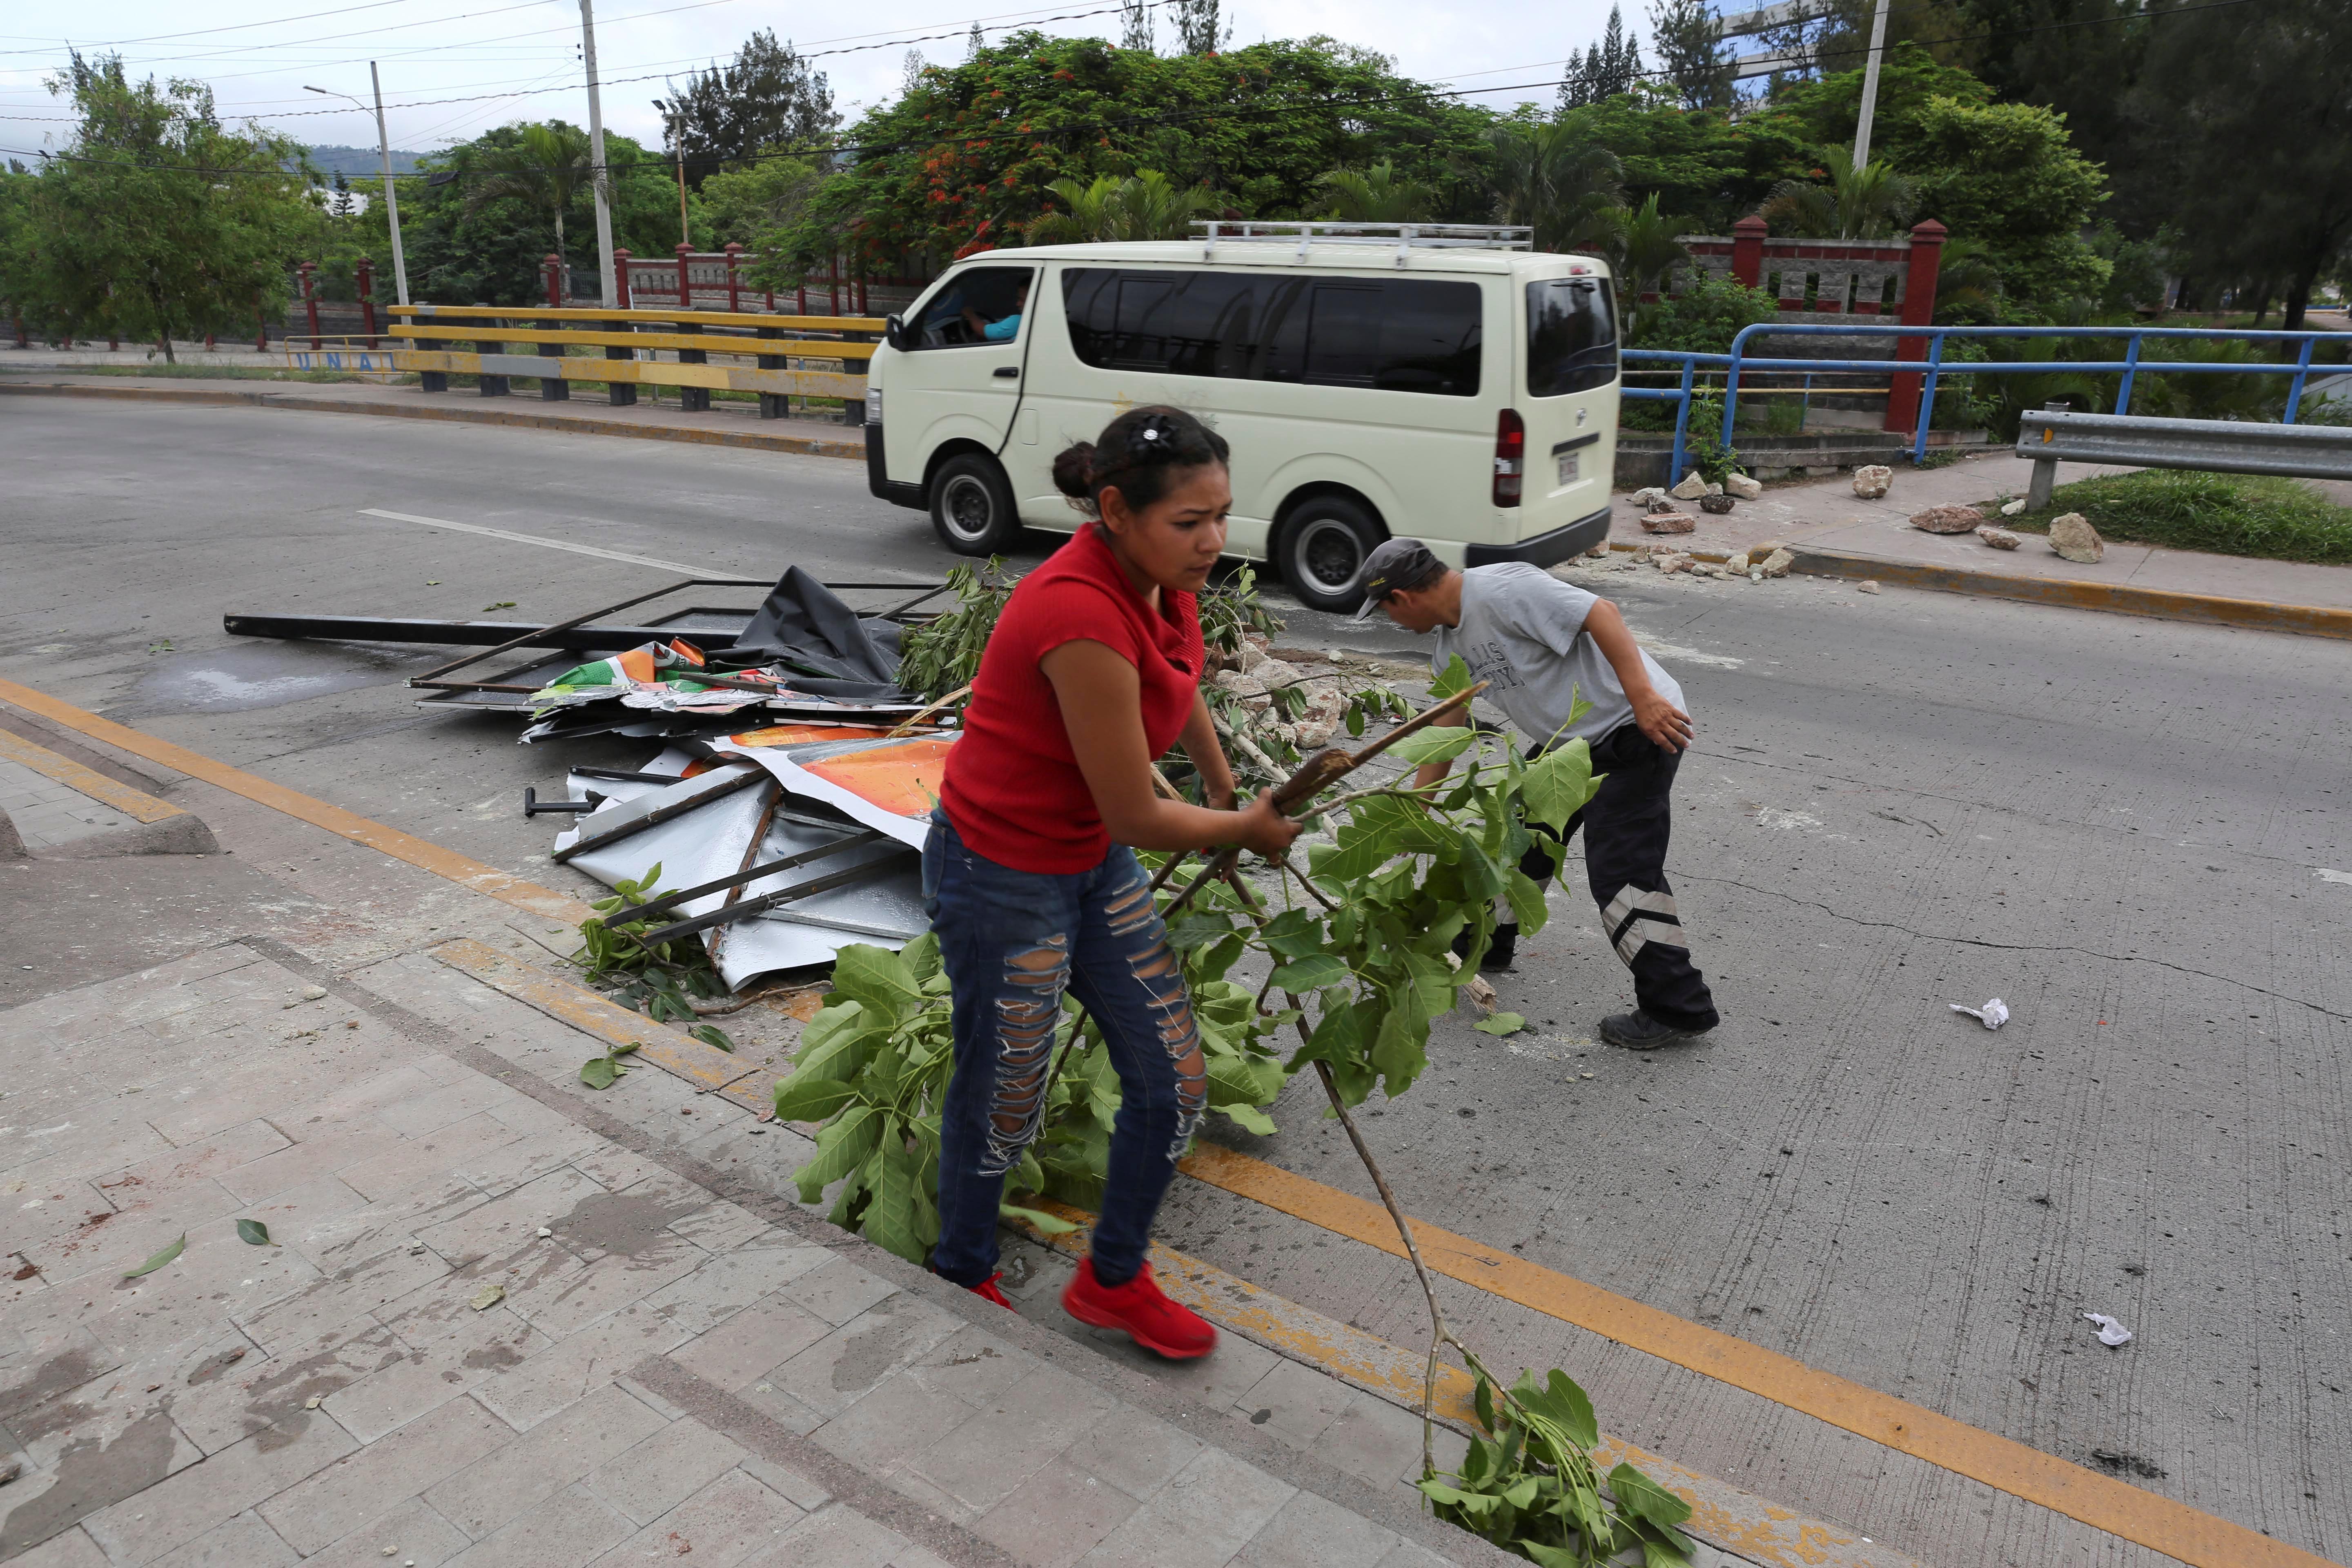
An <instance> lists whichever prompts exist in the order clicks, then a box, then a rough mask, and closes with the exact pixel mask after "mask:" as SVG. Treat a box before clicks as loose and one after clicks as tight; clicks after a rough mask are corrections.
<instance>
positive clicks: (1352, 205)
mask: <svg viewBox="0 0 2352 1568" xmlns="http://www.w3.org/2000/svg"><path fill="white" fill-rule="evenodd" d="M1316 184H1319V185H1321V186H1322V187H1323V188H1324V189H1325V190H1326V191H1328V192H1329V193H1330V195H1331V216H1332V217H1334V218H1335V219H1337V220H1338V221H1339V222H1341V223H1412V222H1415V221H1417V220H1419V219H1421V218H1425V217H1427V216H1429V209H1430V207H1431V206H1432V205H1434V204H1435V203H1436V200H1437V187H1436V186H1434V185H1433V184H1429V183H1428V182H1427V181H1425V180H1415V179H1411V178H1407V179H1399V178H1398V177H1397V172H1396V164H1395V163H1393V162H1391V161H1390V160H1388V159H1385V158H1383V159H1382V160H1381V162H1379V163H1375V164H1373V165H1372V166H1371V167H1370V168H1369V169H1366V170H1364V171H1362V172H1361V173H1358V172H1357V171H1356V170H1354V169H1334V170H1332V171H1331V172H1330V173H1329V174H1326V175H1324V176H1323V177H1322V178H1321V179H1320V180H1318V181H1317V182H1316Z"/></svg>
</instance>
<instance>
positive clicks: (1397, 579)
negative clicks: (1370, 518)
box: [1353, 539, 1445, 621]
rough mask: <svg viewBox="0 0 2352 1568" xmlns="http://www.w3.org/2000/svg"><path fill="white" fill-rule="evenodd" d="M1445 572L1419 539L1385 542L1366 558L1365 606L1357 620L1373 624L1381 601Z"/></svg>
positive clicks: (1358, 612)
mask: <svg viewBox="0 0 2352 1568" xmlns="http://www.w3.org/2000/svg"><path fill="white" fill-rule="evenodd" d="M1444 570H1445V563H1444V562H1442V561H1440V560H1439V559H1438V558H1437V557H1436V556H1435V555H1433V554H1432V553H1431V552H1430V548H1429V546H1428V545H1426V544H1423V542H1421V541H1420V540H1418V539H1385V540H1382V541H1381V542H1380V543H1379V544H1377V545H1374V546H1373V547H1372V552H1371V553H1370V555H1368V556H1366V557H1365V558H1364V603H1363V606H1362V607H1361V608H1360V609H1359V610H1357V612H1356V614H1355V616H1354V617H1353V618H1354V619H1355V620H1358V621H1369V620H1370V619H1371V618H1372V613H1373V612H1374V611H1376V610H1378V609H1379V608H1380V607H1381V601H1383V600H1385V599H1386V598H1387V597H1388V596H1389V595H1391V594H1393V593H1395V592H1396V591H1397V590H1399V589H1400V588H1406V589H1410V588H1418V587H1420V586H1421V585H1422V584H1423V583H1426V582H1428V581H1429V580H1430V579H1431V578H1432V577H1434V576H1436V575H1437V574H1439V573H1441V572H1443V571H1444Z"/></svg>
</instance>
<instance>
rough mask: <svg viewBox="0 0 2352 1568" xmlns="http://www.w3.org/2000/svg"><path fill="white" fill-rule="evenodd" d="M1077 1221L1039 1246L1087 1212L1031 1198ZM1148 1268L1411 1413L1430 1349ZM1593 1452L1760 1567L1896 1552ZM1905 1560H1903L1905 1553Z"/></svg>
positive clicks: (1445, 1417)
mask: <svg viewBox="0 0 2352 1568" xmlns="http://www.w3.org/2000/svg"><path fill="white" fill-rule="evenodd" d="M1035 1206H1037V1207H1039V1208H1042V1209H1045V1210H1046V1211H1047V1212H1049V1213H1052V1214H1054V1215H1058V1216H1059V1217H1061V1218H1063V1219H1066V1220H1068V1221H1070V1222H1071V1223H1072V1224H1074V1225H1076V1226H1078V1228H1077V1229H1076V1230H1075V1231H1071V1232H1068V1233H1066V1234H1064V1235H1060V1236H1052V1235H1048V1234H1047V1233H1045V1232H1044V1231H1042V1230H1037V1229H1034V1228H1032V1227H1030V1226H1023V1227H1022V1228H1023V1229H1024V1230H1026V1231H1028V1234H1029V1235H1030V1236H1031V1237H1033V1238H1034V1239H1035V1240H1036V1241H1038V1242H1039V1243H1041V1244H1043V1245H1044V1246H1046V1247H1052V1248H1054V1249H1055V1251H1057V1252H1062V1253H1066V1254H1067V1255H1069V1256H1070V1257H1073V1258H1082V1257H1084V1256H1085V1255H1086V1251H1087V1235H1088V1233H1089V1231H1090V1230H1091V1229H1092V1226H1093V1224H1094V1215H1090V1214H1088V1213H1087V1212H1086V1211H1085V1210H1084V1209H1076V1208H1072V1207H1070V1206H1069V1205H1066V1204H1059V1203H1055V1202H1054V1201H1053V1200H1051V1199H1042V1200H1039V1202H1038V1203H1037V1205H1035ZM1151 1271H1152V1275H1153V1278H1155V1279H1158V1280H1159V1281H1160V1287H1161V1289H1165V1290H1166V1291H1167V1292H1168V1294H1169V1295H1170V1296H1171V1297H1172V1298H1173V1299H1175V1300H1178V1301H1181V1302H1182V1303H1183V1304H1184V1305H1185V1306H1188V1307H1190V1308H1192V1310H1194V1311H1196V1312H1198V1313H1200V1314H1201V1316H1202V1317H1204V1318H1206V1319H1208V1320H1209V1321H1211V1322H1213V1323H1215V1324H1216V1325H1217V1326H1218V1327H1220V1328H1223V1329H1228V1330H1231V1331H1233V1332H1234V1333H1238V1334H1240V1335H1242V1336H1244V1338H1246V1339H1252V1340H1255V1341H1256V1342H1258V1343H1260V1344H1262V1345H1265V1346H1267V1347H1268V1348H1269V1349H1271V1350H1273V1351H1274V1352H1276V1354H1279V1355H1283V1356H1286V1357H1287V1358H1289V1359H1290V1360H1292V1361H1296V1362H1299V1363H1303V1364H1305V1365H1307V1366H1311V1367H1316V1368H1318V1369H1320V1370H1321V1371H1323V1372H1327V1373H1330V1374H1331V1375H1332V1376H1333V1377H1336V1378H1338V1379H1339V1381H1340V1382H1342V1383H1346V1384H1350V1385H1352V1386H1354V1387H1357V1388H1360V1389H1362V1390H1364V1391H1365V1392H1366V1393H1369V1394H1376V1395H1378V1396H1379V1397H1381V1398H1382V1399H1386V1400H1389V1401H1391V1403H1393V1404H1397V1405H1403V1406H1405V1407H1406V1408H1408V1409H1411V1410H1412V1411H1414V1412H1415V1413H1418V1412H1419V1411H1420V1409H1421V1399H1422V1387H1423V1384H1422V1380H1423V1377H1424V1376H1425V1375H1426V1373H1427V1366H1428V1360H1427V1356H1428V1352H1426V1351H1421V1352H1415V1351H1410V1350H1407V1349H1406V1348H1405V1347H1403V1346H1402V1345H1398V1344H1391V1342H1389V1341H1387V1340H1384V1339H1381V1338H1380V1337H1379V1336H1377V1335H1374V1334H1368V1333H1366V1332H1364V1331H1362V1330H1361V1329H1359V1328H1356V1327H1354V1326H1353V1325H1351V1324H1348V1323H1343V1322H1340V1321H1338V1320H1336V1319H1333V1318H1327V1317H1325V1316H1324V1315H1323V1314H1322V1313H1320V1312H1318V1311H1316V1310H1314V1309H1313V1308H1311V1307H1302V1306H1300V1305H1299V1304H1298V1303H1297V1302H1296V1301H1292V1300H1286V1299H1285V1298H1283V1297H1280V1296H1277V1295H1276V1294H1275V1293H1274V1292H1273V1291H1271V1290H1265V1289H1260V1288H1259V1287H1257V1286H1255V1285H1253V1284H1251V1283H1250V1282H1249V1281H1248V1280H1246V1279H1242V1278H1240V1277H1239V1276H1238V1275H1234V1274H1228V1273H1226V1272H1225V1271H1224V1270H1223V1269H1222V1268H1218V1267H1217V1266H1216V1265H1215V1264H1213V1263H1204V1262H1202V1260H1201V1259H1199V1258H1194V1257H1192V1256H1191V1255H1190V1254H1188V1253H1182V1252H1179V1251H1177V1250H1176V1249H1175V1248H1174V1247H1167V1246H1163V1245H1161V1244H1160V1243H1158V1242H1154V1243H1153V1244H1152V1247H1151ZM1472 1387H1473V1384H1472V1381H1471V1377H1470V1374H1469V1373H1466V1372H1465V1371H1463V1370H1462V1369H1461V1368H1460V1367H1458V1366H1453V1365H1449V1364H1447V1363H1444V1362H1441V1363H1438V1368H1437V1398H1436V1401H1435V1404H1434V1406H1433V1412H1434V1414H1435V1415H1436V1417H1437V1419H1438V1420H1439V1421H1440V1422H1443V1423H1444V1424H1445V1425H1447V1426H1452V1427H1454V1429H1455V1430H1457V1431H1460V1432H1463V1433H1465V1434H1466V1433H1469V1432H1473V1431H1475V1430H1477V1415H1476V1412H1475V1410H1474V1409H1473V1408H1472V1406H1471V1403H1470V1396H1471V1393H1472ZM1593 1457H1594V1458H1595V1459H1596V1460H1597V1461H1598V1462H1599V1464H1600V1466H1601V1470H1602V1471H1603V1472H1604V1473H1605V1472H1606V1471H1608V1470H1609V1469H1611V1468H1613V1467H1614V1466H1615V1465H1616V1464H1617V1462H1618V1461H1619V1460H1621V1459H1622V1460H1623V1461H1625V1462H1626V1463H1627V1464H1630V1465H1632V1466H1633V1467H1634V1468H1636V1469H1639V1470H1641V1471H1643V1472H1644V1473H1645V1474H1647V1475H1648V1476H1649V1477H1650V1479H1652V1480H1654V1481H1656V1482H1657V1483H1658V1484H1659V1485H1660V1486H1663V1487H1664V1488H1665V1489H1667V1490H1668V1491H1671V1492H1673V1493H1674V1494H1675V1496H1677V1497H1679V1498H1681V1499H1682V1500H1684V1501H1685V1502H1686V1503H1688V1504H1690V1505H1691V1517H1690V1521H1689V1525H1688V1529H1689V1530H1690V1531H1691V1533H1692V1534H1694V1535H1696V1536H1698V1537H1699V1538H1700V1539H1701V1540H1703V1541H1706V1542H1710V1543H1712V1544H1714V1545H1717V1546H1719V1547H1722V1548H1723V1549H1724V1550H1725V1551H1727V1552H1738V1554H1739V1555H1740V1556H1742V1557H1743V1558H1745V1559H1747V1560H1748V1561H1749V1562H1752V1563H1763V1564H1766V1565H1767V1568H1848V1565H1851V1568H1885V1564H1886V1563H1889V1562H1890V1561H1892V1560H1894V1559H1895V1555H1896V1554H1895V1553H1894V1552H1889V1551H1888V1550H1887V1549H1886V1548H1885V1547H1881V1546H1874V1545H1873V1544H1872V1543H1871V1542H1870V1541H1869V1540H1868V1539H1867V1538H1865V1537H1864V1536H1863V1535H1861V1534H1859V1533H1858V1532H1856V1531H1851V1530H1847V1529H1844V1528H1843V1527H1841V1526H1838V1525H1833V1524H1829V1523H1825V1522H1823V1521H1820V1520H1812V1519H1806V1518H1803V1517H1802V1516H1801V1515H1799V1514H1797V1513H1796V1512H1794V1511H1793V1510H1789V1509H1786V1508H1782V1507H1780V1505H1778V1504H1776V1503H1772V1502H1769V1501H1768V1500H1765V1499H1763V1498H1760V1497H1758V1496H1757V1495H1755V1494H1754V1493H1753V1492H1748V1491H1743V1490H1741V1489H1739V1488H1738V1487H1735V1486H1732V1485H1730V1484H1729V1483H1727V1482H1725V1481H1721V1480H1718V1479H1716V1478H1715V1477H1713V1476H1709V1475H1706V1474H1704V1473H1702V1472H1700V1471H1697V1470H1694V1469H1691V1468H1687V1467H1686V1466H1683V1465H1677V1464H1675V1463H1674V1462H1673V1461H1672V1460H1669V1459H1662V1458H1659V1457H1658V1456H1657V1455H1655V1454H1652V1453H1648V1452H1646V1451H1644V1450H1643V1449H1641V1448H1637V1447H1634V1446H1633V1444H1631V1443H1628V1442H1625V1441H1624V1440H1622V1438H1617V1437H1612V1436H1607V1435H1606V1434H1603V1435H1602V1436H1601V1441H1600V1443H1599V1444H1598V1445H1596V1446H1595V1447H1594V1448H1593ZM1905 1561H1908V1560H1907V1559H1905Z"/></svg>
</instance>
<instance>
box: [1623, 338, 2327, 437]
mask: <svg viewBox="0 0 2352 1568" xmlns="http://www.w3.org/2000/svg"><path fill="white" fill-rule="evenodd" d="M1759 337H1763V338H1781V337H1847V338H1853V337H1861V338H1893V339H1895V342H1896V343H1897V345H1898V348H1897V353H1902V346H1903V345H1906V344H1911V343H1917V344H1920V345H1921V347H1920V348H1919V349H1918V350H1916V351H1915V353H1916V354H1917V356H1918V357H1913V358H1896V359H1793V358H1787V357H1783V356H1780V355H1769V354H1759V353H1750V352H1749V350H1748V344H1749V343H1750V342H1751V341H1753V340H1755V339H1757V338H1759ZM1953 338H1960V339H1969V338H2006V339H2017V338H2024V339H2041V338H2102V339H2122V340H2123V341H2124V350H2123V357H2122V358H2120V359H2111V360H1956V361H1949V362H1948V361H1946V360H1945V358H1944V344H1945V343H1946V342H1948V340H1950V339H1953ZM2149 339H2154V340H2157V341H2158V342H2164V341H2167V340H2175V341H2196V342H2245V343H2279V344H2282V345H2287V346H2291V347H2292V348H2293V350H2294V355H2295V357H2294V359H2292V360H2286V361H2278V362H2260V361H2257V362H2252V363H2248V362H2242V361H2234V362H2233V361H2220V362H2217V361H2211V360H2151V359H2144V358H2142V357H2141V353H2140V349H2141V345H2142V343H2143V342H2146V341H2147V340H2149ZM2322 342H2338V343H2343V344H2345V345H2346V346H2347V348H2352V335H2347V334H2346V333H2343V332H2325V331H2294V332H2290V331H2254V330H2247V331H2235V330H2231V329H2225V328H2219V327H1906V326H1902V325H1899V324H1897V323H1895V322H1893V321H1874V322H1868V323H1864V322H1860V321H1855V322H1840V323H1837V324H1834V325H1832V324H1830V323H1826V322H1788V323H1782V322H1779V321H1759V322H1757V323H1756V324H1755V325H1754V326H1750V327H1743V328H1742V329H1740V331H1739V333H1738V336H1737V337H1735V338H1733V339H1732V340H1731V352H1730V353H1727V354H1710V353H1683V352H1681V351H1678V350H1672V349H1626V350H1624V351H1623V353H1622V357H1623V358H1624V359H1626V360H1631V361H1640V362H1644V363H1659V364H1662V365H1665V364H1672V365H1679V366H1680V367H1681V370H1682V375H1681V382H1680V384H1679V385H1678V386H1676V387H1675V388H1673V389H1668V388H1665V387H1626V388H1624V389H1623V395H1625V396H1628V397H1636V398H1649V399H1654V400H1663V401H1666V402H1672V403H1675V404H1677V405H1679V406H1678V408H1677V411H1676V414H1675V447H1674V456H1673V458H1671V459H1670V471H1671V472H1672V473H1675V474H1679V473H1681V472H1682V471H1683V468H1684V465H1685V446H1684V442H1685V434H1686V432H1687V428H1688V426H1689V421H1690V400H1691V396H1692V393H1693V385H1694V383H1695V381H1696V377H1697V375H1698V374H1699V373H1700V372H1701V371H1703V370H1704V371H1720V372H1721V373H1722V374H1723V377H1724V384H1723V429H1722V432H1721V437H1720V438H1721V440H1722V442H1723V444H1724V445H1725V446H1727V447H1728V446H1730V445H1731V444H1732V426H1733V423H1734V422H1735V421H1736V420H1737V418H1738V414H1739V377H1740V373H1741V372H1742V371H1743V370H1746V371H1756V372H1762V371H1780V372H1788V373H1791V374H1794V373H1800V372H1811V373H1820V372H1841V373H1843V372H1865V371H1866V372H1877V373H1885V374H1892V375H1894V376H1895V377H1896V378H1897V379H1896V381H1895V392H1894V394H1893V395H1895V396H1896V397H1902V396H1904V395H1906V393H1907V392H1908V390H1909V388H1910V387H1911V386H1912V385H1916V386H1917V388H1918V392H1919V407H1918V416H1917V418H1916V423H1915V424H1914V426H1913V428H1912V433H1911V434H1912V439H1911V460H1912V461H1913V462H1914V463H1921V462H1925V461H1926V460H1927V429H1928V426H1929V425H1930V424H1932V423H1933V421H1934V419H1935V415H1936V386H1937V381H1938V379H1939V378H1940V377H1942V376H1944V375H1946V374H1950V375H2046V374H2118V373H2120V375H2121V377H2122V379H2121V381H2120V383H2119V384H2118V385H2117V387H2116V406H2115V407H2114V408H2113V409H2111V410H2109V416H2121V415H2124V414H2126V413H2128V412H2129V410H2130V407H2131V397H2132V388H2133V384H2134V381H2135V380H2136V378H2137V376H2138V375H2139V374H2140V373H2142V372H2147V373H2149V374H2166V375H2176V374H2179V375H2284V376H2286V377H2289V378H2290V381H2289V384H2288V388H2287V397H2286V410H2285V413H2284V416H2283V417H2282V419H2281V421H2280V423H2281V425H2282V426H2294V423H2295V414H2296V411H2297V409H2298V407H2299V406H2300V405H2301V404H2302V402H2303V392H2304V387H2305V384H2306V383H2307V382H2308V381H2309V380H2310V378H2311V371H2312V353H2313V351H2314V350H2315V348H2317V347H2318V345H2319V344H2320V343H2322ZM2324 368H2325V367H2323V369H2324ZM2192 423H2196V422H2194V421H2192ZM2256 427H2257V428H2265V427H2270V426H2256Z"/></svg>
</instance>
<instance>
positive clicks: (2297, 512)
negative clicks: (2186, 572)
mask: <svg viewBox="0 0 2352 1568" xmlns="http://www.w3.org/2000/svg"><path fill="white" fill-rule="evenodd" d="M2070 511H2079V512H2081V513H2082V514H2083V515H2084V517H2086V518H2088V519H2089V520H2090V522H2091V526H2092V527H2094V528H2095V529H2097V530H2098V531H2099V533H2100V535H2101V536H2102V537H2103V538H2106V539H2112V540H2116V541H2120V542H2126V543H2131V544H2160V545H2163V546H2165V547H2166V548H2168V549H2172V550H2203V551H2208V552H2212V553H2214V554H2217V555H2252V556H2260V557H2263V558H2264V559H2267V560H2272V561H2315V562H2325V563H2335V564H2339V565H2341V564H2347V563H2352V508H2347V507H2340V506H2337V505H2336V504H2335V503H2334V502H2333V501H2330V500H2328V499H2327V498H2326V497H2325V496H2323V495H2320V494H2319V493H2318V492H2316V491H2315V490H2313V489H2311V488H2310V487H2309V486H2307V485H2305V484H2302V483H2300V482H2298V481H2296V480H2294V479H2275V478H2272V477H2270V476H2267V475H2256V474H2208V473H2192V472H2186V471H2179V470H2173V469H2165V468H2147V469H2143V470H2141V471H2140V472H2138V473H2133V474H2109V475H2105V476H2104V477H2102V478H2099V479H2083V480H2079V481H2077V482H2076V483H2074V484H2071V485H2062V486H2060V487H2059V488H2058V490H2057V493H2056V494H2054V495H2053V496H2052V497H2051V500H2050V505H2049V507H2048V508H2047V509H2046V510H2042V511H2039V512H2028V513H2026V514H2025V515H2024V516H2022V517H2020V518H2018V519H2016V520H2015V522H2014V524H2013V526H2015V527H2019V528H2024V529H2032V530H2034V531H2041V530H2043V529H2046V528H2048V527H2049V525H2050V520H2051V519H2052V518H2053V517H2057V516H2059V515H2061V514H2062V513H2065V512H2070Z"/></svg>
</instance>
